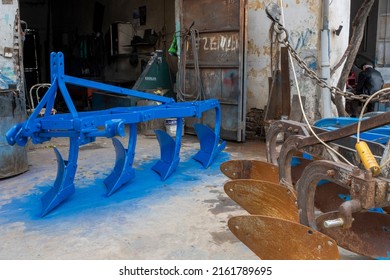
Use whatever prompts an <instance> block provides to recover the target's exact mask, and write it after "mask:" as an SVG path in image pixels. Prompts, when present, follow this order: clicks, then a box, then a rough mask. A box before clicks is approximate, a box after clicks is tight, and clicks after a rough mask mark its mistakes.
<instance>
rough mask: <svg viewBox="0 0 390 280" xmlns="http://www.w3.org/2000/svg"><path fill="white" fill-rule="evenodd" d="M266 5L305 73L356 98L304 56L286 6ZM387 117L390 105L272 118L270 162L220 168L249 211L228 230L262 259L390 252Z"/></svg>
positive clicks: (245, 162)
mask: <svg viewBox="0 0 390 280" xmlns="http://www.w3.org/2000/svg"><path fill="white" fill-rule="evenodd" d="M266 12H267V16H268V17H269V18H270V19H271V20H272V21H273V27H274V31H275V32H276V33H277V38H278V41H279V42H280V43H282V44H284V45H285V46H286V47H287V49H288V51H289V53H290V55H291V57H294V58H295V59H296V61H297V63H298V64H299V66H300V67H301V68H302V69H304V70H305V73H306V74H307V75H308V76H309V77H310V78H312V79H313V80H315V81H316V83H317V84H318V85H319V86H321V87H323V88H325V87H326V88H328V89H329V90H330V92H332V93H334V94H343V95H344V96H345V97H347V96H348V97H351V96H350V95H351V93H345V92H342V91H341V90H340V89H338V88H335V87H330V86H328V85H327V84H326V83H325V82H324V81H323V80H321V78H319V77H318V76H317V75H316V73H315V72H314V71H313V70H311V69H310V68H309V67H308V66H307V65H306V64H305V63H304V61H302V59H300V58H299V56H298V54H297V53H296V52H295V50H294V49H293V47H292V46H291V45H290V44H289V41H288V33H287V31H286V29H285V28H284V27H283V25H281V24H280V22H279V20H280V19H281V10H280V8H279V7H278V6H277V5H276V4H270V5H269V6H268V7H267V10H266ZM381 92H382V91H381ZM381 92H378V93H381ZM352 95H353V94H352ZM373 97H374V96H372V97H370V100H371V99H372V98H373ZM359 98H362V96H360V97H359ZM389 124H390V112H386V113H382V114H378V115H374V116H371V117H368V118H364V119H363V120H360V119H354V118H333V119H323V120H320V121H318V122H316V123H314V124H313V126H310V127H309V126H308V125H306V124H302V123H300V122H295V121H290V120H283V121H275V122H273V123H272V125H271V126H270V128H269V130H268V132H267V137H266V148H267V162H262V161H254V160H232V161H228V162H225V163H223V164H222V165H221V167H220V168H221V171H222V172H223V173H224V174H225V175H226V176H227V177H229V178H230V179H231V181H229V182H227V183H226V184H225V192H226V193H227V195H228V196H229V197H230V198H231V199H232V200H234V201H235V202H236V203H237V204H239V205H240V206H242V208H244V209H245V210H246V211H247V212H248V213H249V214H250V215H243V216H238V217H233V218H231V219H229V221H228V226H229V229H230V230H231V231H232V232H233V234H234V235H235V236H236V237H237V238H238V239H239V240H241V241H242V242H243V243H244V244H245V245H246V246H247V247H248V248H249V249H251V250H252V251H253V252H254V253H255V254H256V255H258V256H259V257H260V258H261V259H338V258H339V257H340V256H339V250H338V247H339V246H340V247H343V248H345V249H347V250H349V251H351V252H354V253H357V254H359V255H362V256H366V257H370V258H374V259H390V179H389V178H390V177H389V170H388V167H387V165H388V163H389V161H390V160H389V147H390V144H389V136H390V127H388V125H389ZM280 134H282V135H283V138H284V142H283V144H282V145H280V144H279V145H278V141H277V140H278V138H279V137H280ZM361 140H363V141H361ZM378 162H380V165H381V166H379V164H378Z"/></svg>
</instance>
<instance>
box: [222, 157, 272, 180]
mask: <svg viewBox="0 0 390 280" xmlns="http://www.w3.org/2000/svg"><path fill="white" fill-rule="evenodd" d="M220 170H221V172H222V173H223V174H224V175H225V176H226V177H228V178H230V179H255V180H263V181H268V182H273V183H279V171H278V167H277V166H276V165H273V164H272V163H268V162H264V161H260V160H229V161H226V162H224V163H222V164H221V166H220Z"/></svg>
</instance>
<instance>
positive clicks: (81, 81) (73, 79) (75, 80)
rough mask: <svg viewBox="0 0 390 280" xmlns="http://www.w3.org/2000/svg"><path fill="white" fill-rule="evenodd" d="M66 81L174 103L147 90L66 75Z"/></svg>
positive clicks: (170, 99)
mask: <svg viewBox="0 0 390 280" xmlns="http://www.w3.org/2000/svg"><path fill="white" fill-rule="evenodd" d="M63 79H64V81H65V83H68V84H71V85H76V86H81V87H88V88H94V89H99V90H103V91H108V92H112V93H117V94H121V95H126V96H133V97H138V98H142V99H148V100H153V101H157V102H161V103H172V102H174V100H173V99H172V98H168V97H164V96H160V95H156V94H151V93H146V92H141V91H136V90H132V89H127V88H121V87H117V86H113V85H107V84H103V83H99V82H95V81H90V80H84V79H80V78H76V77H71V76H67V75H64V77H63Z"/></svg>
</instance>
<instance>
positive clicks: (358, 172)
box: [352, 166, 360, 176]
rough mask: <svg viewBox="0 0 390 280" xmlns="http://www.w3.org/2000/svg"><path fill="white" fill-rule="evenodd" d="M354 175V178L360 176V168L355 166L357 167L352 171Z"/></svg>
mask: <svg viewBox="0 0 390 280" xmlns="http://www.w3.org/2000/svg"><path fill="white" fill-rule="evenodd" d="M352 174H353V175H354V176H359V175H360V168H359V167H356V166H355V167H354V168H353V169H352Z"/></svg>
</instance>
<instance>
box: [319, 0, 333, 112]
mask: <svg viewBox="0 0 390 280" xmlns="http://www.w3.org/2000/svg"><path fill="white" fill-rule="evenodd" d="M322 4H323V5H322V30H321V77H322V79H323V80H324V81H325V82H326V83H329V82H330V62H329V0H324V1H323V2H322ZM321 99H322V117H323V118H330V117H332V104H331V95H330V91H329V89H327V88H321Z"/></svg>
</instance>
